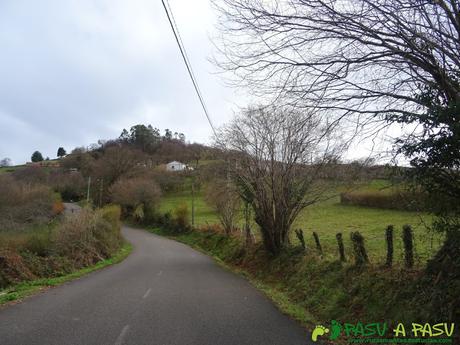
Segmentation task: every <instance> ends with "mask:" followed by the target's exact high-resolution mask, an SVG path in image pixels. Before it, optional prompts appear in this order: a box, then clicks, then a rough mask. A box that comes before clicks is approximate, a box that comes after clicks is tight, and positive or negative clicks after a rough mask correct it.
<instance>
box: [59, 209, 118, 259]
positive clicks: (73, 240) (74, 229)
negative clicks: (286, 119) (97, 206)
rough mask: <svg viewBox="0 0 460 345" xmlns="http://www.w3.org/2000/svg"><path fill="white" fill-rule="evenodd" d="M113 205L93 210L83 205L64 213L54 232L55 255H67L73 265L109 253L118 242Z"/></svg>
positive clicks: (106, 256)
mask: <svg viewBox="0 0 460 345" xmlns="http://www.w3.org/2000/svg"><path fill="white" fill-rule="evenodd" d="M119 214H120V212H119V209H117V208H116V206H109V207H107V208H104V209H102V210H97V211H93V210H91V209H89V208H85V209H83V210H82V211H81V212H79V213H78V214H75V215H73V216H69V217H67V218H66V219H65V220H64V221H63V223H62V224H61V226H60V227H59V229H58V232H57V238H56V249H57V252H58V254H59V255H61V256H65V257H68V258H70V259H71V260H72V261H73V262H74V263H75V265H76V267H84V266H88V265H91V264H93V263H95V262H97V261H99V260H102V259H105V258H108V257H110V256H111V255H112V254H113V253H114V252H115V251H116V250H117V249H118V248H119V247H120V244H121V236H120V227H119V223H118V220H117V218H116V216H117V215H119Z"/></svg>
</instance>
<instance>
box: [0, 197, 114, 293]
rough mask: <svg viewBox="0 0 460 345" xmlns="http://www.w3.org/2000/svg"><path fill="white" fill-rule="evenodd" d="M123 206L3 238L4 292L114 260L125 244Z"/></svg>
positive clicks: (0, 275) (0, 268) (0, 273)
mask: <svg viewBox="0 0 460 345" xmlns="http://www.w3.org/2000/svg"><path fill="white" fill-rule="evenodd" d="M120 214H121V210H120V207H119V206H115V205H110V206H106V207H104V208H103V209H99V210H96V211H94V210H92V209H90V208H84V209H83V210H82V211H81V212H79V213H75V214H73V215H71V216H68V217H65V218H64V219H63V220H62V222H61V223H59V224H58V225H57V226H51V225H48V226H46V227H45V226H42V227H41V228H39V229H35V230H31V231H29V232H27V233H17V232H15V233H8V234H7V233H4V234H0V288H3V287H6V286H7V285H10V284H13V283H17V282H20V281H23V280H30V279H35V278H37V277H53V276H58V275H61V274H65V273H69V272H71V271H73V270H75V269H78V268H82V267H85V266H88V265H91V264H94V263H96V262H97V261H99V260H102V259H106V258H109V257H111V256H112V255H113V254H114V253H116V251H117V250H119V248H120V246H121V244H122V238H121V235H120Z"/></svg>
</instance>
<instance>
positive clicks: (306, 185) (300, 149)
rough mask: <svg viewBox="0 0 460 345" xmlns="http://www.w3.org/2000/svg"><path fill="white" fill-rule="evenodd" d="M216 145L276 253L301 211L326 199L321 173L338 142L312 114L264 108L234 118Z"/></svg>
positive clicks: (264, 237)
mask: <svg viewBox="0 0 460 345" xmlns="http://www.w3.org/2000/svg"><path fill="white" fill-rule="evenodd" d="M219 143H220V144H221V146H223V147H224V148H225V151H226V152H227V153H228V154H229V157H228V159H227V162H228V165H229V170H230V171H231V173H232V177H233V178H234V180H235V181H236V184H237V186H238V189H237V190H239V191H240V193H241V196H242V197H243V198H244V200H248V201H249V202H250V203H251V206H252V209H253V211H254V216H255V222H256V223H257V224H258V226H259V228H260V231H261V234H262V239H263V242H264V245H265V248H266V249H267V250H268V251H269V252H271V253H272V254H274V255H277V254H279V253H280V251H281V250H282V249H283V247H284V246H285V245H286V243H288V241H289V231H290V229H291V225H292V224H293V222H294V220H295V219H296V217H297V216H298V215H299V213H300V211H301V210H303V209H304V208H305V207H306V206H308V205H311V204H313V203H315V202H316V201H318V200H320V199H321V198H322V197H324V196H325V194H324V186H325V185H326V184H323V183H321V181H320V179H319V176H320V171H321V170H322V168H324V166H325V165H326V163H327V162H328V160H329V159H330V157H336V156H337V153H338V149H337V148H338V147H339V146H337V145H336V144H337V140H336V139H335V138H333V136H332V133H331V132H330V128H329V127H328V126H326V125H324V124H323V123H322V121H320V119H319V118H318V117H317V116H316V115H315V114H313V113H311V112H298V111H294V110H288V109H286V108H284V109H274V108H272V107H268V108H267V107H265V108H252V109H248V110H246V111H244V112H243V113H242V114H241V115H240V116H237V117H235V118H234V119H233V121H232V122H230V123H229V124H228V125H227V126H225V127H223V128H222V130H221V132H220V135H219ZM332 153H334V154H332ZM329 186H330V184H329Z"/></svg>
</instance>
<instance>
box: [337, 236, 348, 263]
mask: <svg viewBox="0 0 460 345" xmlns="http://www.w3.org/2000/svg"><path fill="white" fill-rule="evenodd" d="M335 237H336V238H337V244H338V246H339V255H340V261H342V262H345V261H347V259H346V258H345V247H344V246H343V237H342V233H340V232H339V233H338V234H337V235H335Z"/></svg>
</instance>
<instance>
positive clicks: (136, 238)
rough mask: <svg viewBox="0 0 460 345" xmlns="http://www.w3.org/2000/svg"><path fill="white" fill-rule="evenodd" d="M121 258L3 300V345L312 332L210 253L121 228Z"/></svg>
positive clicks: (166, 343) (250, 342)
mask: <svg viewBox="0 0 460 345" xmlns="http://www.w3.org/2000/svg"><path fill="white" fill-rule="evenodd" d="M123 235H124V236H125V238H126V239H127V240H128V241H130V242H131V243H133V245H134V251H133V253H132V254H131V255H130V256H129V257H128V258H127V259H126V260H125V261H123V262H122V263H120V264H118V265H114V266H111V267H109V268H106V269H103V270H101V271H98V272H94V273H92V274H89V275H87V276H85V277H83V278H81V279H78V280H75V281H73V282H70V283H67V284H64V285H62V286H60V287H57V288H54V289H50V290H47V291H46V292H43V293H40V294H38V295H36V296H34V297H31V298H28V299H26V300H25V301H23V302H22V303H19V304H16V305H11V306H7V307H3V308H0V344H1V345H28V344H37V345H38V344H40V345H44V344H47V345H52V344H56V345H67V344H69V345H70V344H72V345H77V344H85V345H89V344H95V345H96V344H97V345H103V344H108V345H122V344H132V345H141V344H149V345H151V344H158V345H173V344H174V345H176V344H177V345H207V344H209V345H227V344H235V345H244V344H247V345H259V344H260V345H271V344H273V345H275V344H276V345H284V344H286V345H297V344H302V345H305V344H310V341H309V339H310V337H309V335H308V334H307V332H306V331H305V330H304V329H303V328H302V327H300V326H299V325H298V324H297V323H296V322H294V321H292V320H291V319H289V318H288V317H286V316H284V315H282V314H281V313H280V312H279V311H278V310H277V309H276V307H274V306H273V304H272V303H271V302H270V301H268V300H267V299H266V298H265V297H264V296H263V295H262V294H261V293H260V292H258V291H257V290H256V289H254V288H253V287H252V286H251V285H250V284H249V283H248V282H247V281H246V280H244V279H242V278H241V277H238V276H236V275H234V274H232V273H230V272H227V271H225V270H223V269H222V268H220V267H219V266H217V265H216V264H215V263H214V262H213V261H212V260H211V259H210V258H208V257H207V256H205V255H203V254H200V253H199V252H197V251H195V250H193V249H191V248H189V247H187V246H185V245H183V244H180V243H177V242H175V241H172V240H168V239H165V238H162V237H159V236H156V235H153V234H150V233H148V232H146V231H143V230H137V229H131V228H128V227H124V228H123Z"/></svg>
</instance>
